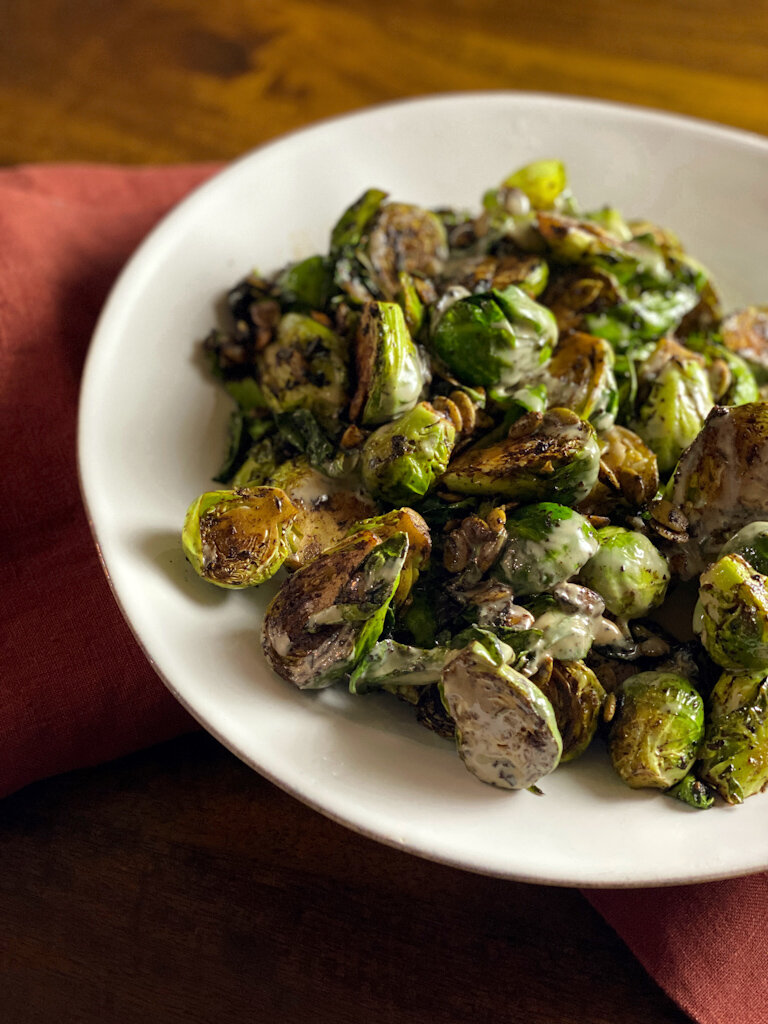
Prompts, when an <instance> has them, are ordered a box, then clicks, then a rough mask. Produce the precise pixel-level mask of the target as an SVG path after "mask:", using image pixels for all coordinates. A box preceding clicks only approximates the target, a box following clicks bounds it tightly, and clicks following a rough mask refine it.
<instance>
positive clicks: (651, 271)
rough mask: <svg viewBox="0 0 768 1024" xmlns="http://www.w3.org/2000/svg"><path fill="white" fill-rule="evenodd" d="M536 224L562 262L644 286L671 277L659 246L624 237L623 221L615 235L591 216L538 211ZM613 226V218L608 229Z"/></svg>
mask: <svg viewBox="0 0 768 1024" xmlns="http://www.w3.org/2000/svg"><path fill="white" fill-rule="evenodd" d="M536 225H537V227H538V230H539V232H540V234H541V236H542V237H543V239H544V241H545V242H546V244H547V247H548V248H549V250H550V251H551V252H552V253H553V254H554V256H555V257H556V258H557V259H558V260H560V261H561V262H563V263H583V262H588V263H590V264H593V265H595V266H598V267H599V268H600V269H602V270H606V271H608V272H609V273H611V274H612V275H613V276H614V277H616V278H618V280H619V281H625V280H632V279H634V280H637V279H638V278H639V279H642V280H643V282H644V283H645V284H646V285H647V284H650V283H652V284H654V285H656V286H659V285H664V284H668V283H669V282H670V280H671V275H670V273H669V271H668V270H667V267H666V265H665V261H664V257H663V255H662V254H661V252H660V251H659V248H658V246H656V245H654V244H652V243H649V242H648V241H647V240H643V241H638V240H636V239H630V240H627V238H626V232H625V231H624V229H623V223H622V225H620V232H619V234H618V235H617V234H614V232H613V230H610V229H608V228H606V227H605V226H603V225H602V224H599V223H598V222H597V221H596V220H595V219H594V218H592V219H587V218H577V217H572V216H567V215H565V214H562V213H550V212H542V211H540V212H539V213H538V215H537V217H536ZM616 226H617V222H616V220H615V218H613V219H612V220H611V228H614V227H616ZM692 304H695V299H694V300H693V303H692ZM688 308H691V307H690V306H689V307H688ZM685 312H687V309H686V310H685Z"/></svg>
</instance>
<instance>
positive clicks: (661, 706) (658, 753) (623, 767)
mask: <svg viewBox="0 0 768 1024" xmlns="http://www.w3.org/2000/svg"><path fill="white" fill-rule="evenodd" d="M618 696H619V699H618V706H617V709H616V714H615V715H614V717H613V720H612V722H611V730H610V734H609V738H608V753H609V754H610V758H611V763H612V765H613V767H614V768H615V770H616V772H617V773H618V775H619V776H620V777H621V779H622V781H624V782H626V784H627V785H628V786H631V787H632V788H633V789H646V788H649V789H668V788H669V787H670V786H674V785H675V783H677V782H679V781H680V780H681V779H682V778H683V776H684V775H685V774H686V773H687V772H688V770H689V768H690V767H691V765H692V764H693V762H694V760H695V759H696V755H697V753H698V750H699V746H700V744H701V741H702V739H703V737H704V701H703V700H702V698H701V696H700V695H699V694H698V693H697V692H696V690H694V688H693V687H692V686H691V684H690V683H689V682H688V680H687V679H684V678H683V677H682V676H678V675H675V674H674V673H671V672H640V673H639V674H638V675H635V676H630V678H629V679H626V680H625V681H624V682H623V683H622V684H621V687H620V688H619V695H618Z"/></svg>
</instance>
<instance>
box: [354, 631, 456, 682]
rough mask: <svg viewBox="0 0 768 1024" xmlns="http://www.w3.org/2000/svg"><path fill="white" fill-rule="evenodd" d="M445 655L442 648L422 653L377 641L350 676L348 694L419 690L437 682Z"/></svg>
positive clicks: (422, 651)
mask: <svg viewBox="0 0 768 1024" xmlns="http://www.w3.org/2000/svg"><path fill="white" fill-rule="evenodd" d="M447 653H448V652H447V650H446V648H444V647H432V648H431V649H430V650H423V649H421V648H419V647H409V646H407V645H406V644H398V643H396V642H395V641H394V640H381V641H379V643H377V644H376V645H375V647H373V648H372V649H371V650H370V651H369V653H368V656H367V657H366V658H365V659H364V660H363V661H361V662H360V663H359V664H358V666H357V668H356V669H354V671H353V672H352V674H351V675H350V677H349V690H350V693H368V692H369V691H370V690H396V689H397V688H399V687H421V686H428V685H429V684H430V683H437V682H439V681H440V677H441V675H442V671H443V662H444V661H445V658H446V655H447Z"/></svg>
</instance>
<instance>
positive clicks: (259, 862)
mask: <svg viewBox="0 0 768 1024" xmlns="http://www.w3.org/2000/svg"><path fill="white" fill-rule="evenodd" d="M0 24H1V25H2V28H1V29H0V163H5V164H10V163H14V162H17V161H49V160H97V161H110V162H128V163H168V162H174V161H191V160H192V161H194V160H210V159H228V158H231V157H234V156H236V155H238V154H240V153H241V152H243V151H244V150H247V149H249V148H251V147H253V146H255V145H257V144H258V143H260V142H262V141H264V140H266V139H269V138H272V137H275V136H277V135H279V134H281V133H283V132H285V131H286V130H289V129H293V128H296V127H299V126H301V125H304V124H307V123H309V122H311V121H313V120H316V119H317V118H320V117H326V116H328V115H332V114H336V113H339V112H343V111H348V110H352V109H355V108H358V107H362V106H365V105H368V104H371V103H377V102H381V101H385V100H389V99H395V98H399V97H404V96H410V95H417V94H424V93H432V92H443V91H450V90H458V89H498V88H505V89H506V88H511V89H529V90H543V91H553V92H560V93H571V94H576V95H583V96H597V97H603V98H607V99H615V100H622V101H627V102H632V103H639V104H643V105H646V106H651V107H655V108H660V109H665V110H673V111H677V112H682V113H686V114H692V115H696V116H700V117H705V118H710V119H714V120H719V121H722V122H725V123H728V124H731V125H735V126H738V127H742V128H747V129H751V130H753V131H757V132H761V133H764V134H768V76H767V75H766V69H767V68H768V3H766V2H765V0H732V2H731V3H729V4H724V3H722V2H721V0H610V2H609V0H591V2H590V3H589V4H577V3H565V2H562V3H561V2H558V0H541V2H539V3H538V4H529V3H524V2H521V0H507V2H505V0H477V2H474V3H473V2H470V0H382V2H380V3H374V2H372V0H315V2H313V0H261V2H256V0H217V2H216V3H204V2H203V0H0ZM726 185H727V183H726ZM0 1019H2V1020H3V1021H7V1022H8V1024H53V1022H56V1024H60V1022H70V1021H71V1022H78V1024H96V1022H99V1024H129V1022H130V1024H132V1022H142V1024H154V1022H166V1021H167V1022H176V1021H178V1022H184V1024H198V1022H200V1024H203V1022H205V1024H208V1022H214V1021H215V1022H217V1024H230V1022H240V1021H260V1022H269V1024H272V1022H275V1024H294V1022H295V1024H299V1022H305V1021H306V1022H312V1024H326V1022H327V1024H347V1022H349V1024H360V1022H366V1024H367V1022H369V1021H370V1022H375V1024H406V1022H408V1024H413V1022H422V1021H423V1022H429V1024H458V1022H464V1021H470V1020H472V1021H475V1020H476V1021H490V1020H498V1021H505V1022H506V1021H514V1022H516V1021H525V1022H532V1024H538V1022H541V1024H576V1022H580V1024H583V1022H592V1024H608V1022H610V1024H614V1022H617V1021H621V1022H623V1024H635V1022H636V1024H648V1022H659V1024H681V1022H684V1021H686V1020H687V1019H688V1018H687V1017H686V1016H685V1015H684V1014H683V1013H681V1011H679V1010H678V1009H677V1007H676V1006H675V1005H674V1004H673V1003H671V1002H670V1001H669V999H668V998H667V997H666V996H665V995H664V994H663V993H662V992H661V991H660V990H659V989H658V988H657V987H656V985H655V983H654V982H653V981H652V980H651V979H650V978H649V977H648V976H647V975H646V974H645V972H644V971H643V969H642V968H641V967H640V966H639V964H638V963H637V962H636V961H635V959H634V958H633V956H632V955H631V953H630V952H629V951H628V950H627V948H626V947H625V946H624V945H623V943H622V942H621V940H620V939H618V938H617V936H616V935H615V934H614V933H613V932H612V930H611V929H610V928H609V927H608V926H607V925H606V924H605V923H604V921H603V920H602V919H601V918H600V917H599V916H598V915H597V914H596V912H595V911H594V910H593V909H592V908H591V906H590V905H589V903H588V902H587V901H586V899H585V898H584V897H583V896H582V895H581V894H580V893H578V892H576V891H574V890H570V889H559V888H549V887H544V886H531V885H524V884H518V883H513V882H508V881H503V880H499V879H491V878H485V877H481V876H478V875H472V874H468V873H464V872H460V871H457V870H454V869H451V868H447V867H444V866H438V865H434V864H430V863H428V862H426V861H423V860H420V859H417V858H415V857H411V856H409V855H407V854H404V853H400V852H397V851H394V850H392V849H389V848H386V847H383V846H379V845H377V844H375V843H374V842H372V841H371V840H368V839H365V838H362V837H360V836H358V835H356V834H354V833H352V832H349V831H347V830H345V829H344V828H342V827H340V826H339V825H336V824H334V823H332V822H330V821H328V820H326V819H325V818H323V817H322V816H321V815H319V814H317V813H316V812H314V811H311V810H309V809H307V808H306V807H304V806H302V805H301V804H299V803H297V802H296V801H295V800H294V799H292V798H291V797H289V796H287V795H285V794H284V793H282V792H281V791H280V790H279V789H277V788H276V787H275V786H273V785H272V784H270V783H269V782H267V781H265V780H264V779H262V778H260V777H259V776H258V775H256V774H255V773H253V772H252V771H251V770H249V769H248V768H246V767H245V766H244V765H243V764H241V763H240V762H239V761H238V760H237V759H236V758H234V757H233V756H232V755H231V754H229V753H228V752H227V751H225V750H224V749H222V748H221V747H220V746H219V745H218V744H217V743H216V742H215V741H214V740H213V739H211V738H210V737H208V736H207V735H205V734H202V733H200V734H196V735H192V736H187V737H184V738H181V739H178V740H176V741H173V742H171V743H169V744H166V745H164V746H162V747H156V748H154V749H151V750H149V751H145V752H142V753H138V754H135V755H132V756H131V757H128V758H125V759H123V760H121V761H119V762H116V763H112V764H108V765H105V766H102V767H99V768H95V769H89V770H84V771H80V772H75V773H71V774H69V775H66V776H63V777H59V778H56V779H53V780H48V781H45V782H41V783H38V784H36V785H34V786H31V787H28V788H27V789H26V790H24V791H22V792H20V793H18V794H16V795H14V796H12V797H10V798H8V799H6V800H5V801H4V802H3V804H2V805H0Z"/></svg>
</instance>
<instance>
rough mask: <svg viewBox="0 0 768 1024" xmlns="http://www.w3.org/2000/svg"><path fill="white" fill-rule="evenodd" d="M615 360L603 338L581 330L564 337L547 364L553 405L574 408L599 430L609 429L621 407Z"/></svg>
mask: <svg viewBox="0 0 768 1024" xmlns="http://www.w3.org/2000/svg"><path fill="white" fill-rule="evenodd" d="M613 362H614V356H613V349H612V348H611V346H610V345H609V344H608V342H607V341H605V340H604V339H603V338H595V337H593V335H591V334H583V333H581V332H579V331H574V332H572V333H570V334H566V335H565V336H564V337H561V338H560V340H559V341H558V343H557V347H556V349H555V351H554V353H553V355H552V359H551V360H550V362H549V365H548V366H547V380H548V382H549V383H548V387H547V392H548V396H549V405H550V406H560V407H562V408H565V409H572V410H573V411H574V412H577V413H578V414H579V416H581V417H583V418H584V419H585V420H589V421H590V423H591V424H592V425H593V426H594V428H595V430H597V431H599V432H603V431H605V430H608V429H609V428H610V427H612V426H613V423H614V420H615V419H616V413H617V411H618V407H619V392H618V387H617V384H616V375H615V374H614V372H613Z"/></svg>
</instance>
